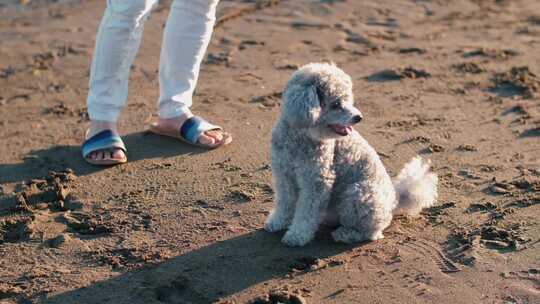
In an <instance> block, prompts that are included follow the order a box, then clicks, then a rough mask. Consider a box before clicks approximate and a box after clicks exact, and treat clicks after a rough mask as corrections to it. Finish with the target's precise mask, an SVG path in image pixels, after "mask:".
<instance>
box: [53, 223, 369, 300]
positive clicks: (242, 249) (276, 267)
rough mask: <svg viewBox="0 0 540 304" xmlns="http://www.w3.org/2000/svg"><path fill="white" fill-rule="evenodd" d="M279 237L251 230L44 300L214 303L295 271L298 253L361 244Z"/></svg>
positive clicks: (332, 251)
mask: <svg viewBox="0 0 540 304" xmlns="http://www.w3.org/2000/svg"><path fill="white" fill-rule="evenodd" d="M320 235H321V236H322V235H324V236H327V235H329V233H328V231H326V232H324V233H320ZM280 237H281V235H280V234H270V233H267V232H265V231H262V230H259V231H254V232H250V233H247V234H244V235H240V236H237V237H234V238H231V239H228V240H225V241H218V242H216V243H213V244H210V245H208V246H206V247H202V248H200V249H196V250H193V251H191V252H187V253H185V254H183V255H180V256H177V257H174V258H171V259H169V260H167V261H166V262H163V263H161V264H157V265H150V266H146V267H143V268H141V269H137V270H133V271H129V272H126V273H124V274H122V275H119V276H117V277H115V278H112V279H108V280H105V281H101V282H98V283H95V284H93V285H90V286H88V287H83V288H80V289H76V290H72V291H68V292H65V293H61V294H58V295H55V296H52V297H49V298H48V299H46V300H44V302H43V303H62V304H68V303H79V304H81V303H96V304H97V303H100V304H101V303H115V304H122V303H126V304H127V303H129V304H138V303H141V304H143V303H144V304H149V303H171V304H172V303H198V304H203V303H213V302H214V301H216V300H218V299H219V298H223V297H226V296H229V295H233V294H235V293H237V292H240V291H242V290H245V289H247V288H249V287H252V286H254V285H256V284H259V283H262V282H265V281H267V280H270V279H272V278H278V277H284V276H285V275H287V274H291V273H293V271H292V270H291V264H294V263H295V262H296V263H298V262H297V261H298V259H299V258H302V257H317V258H320V259H323V258H326V257H331V256H334V255H336V254H338V253H340V252H344V251H347V250H351V249H352V248H354V247H357V246H358V245H355V246H352V245H344V244H336V243H334V242H333V241H332V240H331V239H330V238H329V237H328V238H325V239H322V240H321V239H318V240H315V241H313V242H312V243H310V244H308V245H307V246H305V247H302V248H287V247H285V246H284V245H283V244H281V243H280ZM328 267H332V266H331V265H330V266H328ZM308 269H309V265H308ZM296 275H302V274H301V273H300V274H296ZM268 288H269V289H270V287H268Z"/></svg>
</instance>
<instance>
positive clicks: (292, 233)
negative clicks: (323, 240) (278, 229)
mask: <svg viewBox="0 0 540 304" xmlns="http://www.w3.org/2000/svg"><path fill="white" fill-rule="evenodd" d="M311 239H313V235H311V234H308V233H302V232H300V231H298V230H295V229H289V231H287V233H285V235H284V236H283V238H282V239H281V242H282V243H283V244H285V245H287V246H289V247H299V246H304V245H305V244H307V243H309V241H311Z"/></svg>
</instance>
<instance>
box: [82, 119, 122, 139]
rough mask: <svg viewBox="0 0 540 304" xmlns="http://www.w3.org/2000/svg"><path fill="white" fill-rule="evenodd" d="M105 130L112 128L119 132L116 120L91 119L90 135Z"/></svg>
mask: <svg viewBox="0 0 540 304" xmlns="http://www.w3.org/2000/svg"><path fill="white" fill-rule="evenodd" d="M103 130H111V131H113V132H115V133H118V128H117V125H116V122H113V121H103V120H91V121H90V129H89V131H88V136H92V135H95V134H97V133H99V132H101V131H103Z"/></svg>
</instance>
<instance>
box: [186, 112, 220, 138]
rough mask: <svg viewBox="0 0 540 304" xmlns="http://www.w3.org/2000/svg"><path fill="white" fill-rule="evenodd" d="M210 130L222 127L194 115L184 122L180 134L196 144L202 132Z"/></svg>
mask: <svg viewBox="0 0 540 304" xmlns="http://www.w3.org/2000/svg"><path fill="white" fill-rule="evenodd" d="M210 130H222V128H221V127H220V126H216V125H214V124H211V123H209V122H208V121H206V120H205V119H203V118H201V117H199V116H193V117H191V118H189V119H187V120H186V121H185V122H184V124H183V125H182V127H181V128H180V135H181V136H182V137H183V138H185V139H186V140H187V141H189V142H191V143H193V144H196V143H197V141H198V140H199V137H200V136H201V134H203V133H204V132H206V131H210Z"/></svg>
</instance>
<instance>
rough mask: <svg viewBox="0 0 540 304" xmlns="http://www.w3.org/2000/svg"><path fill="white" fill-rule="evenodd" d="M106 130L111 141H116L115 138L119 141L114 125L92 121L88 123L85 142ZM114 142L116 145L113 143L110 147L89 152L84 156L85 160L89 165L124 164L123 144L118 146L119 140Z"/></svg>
mask: <svg viewBox="0 0 540 304" xmlns="http://www.w3.org/2000/svg"><path fill="white" fill-rule="evenodd" d="M107 130H109V131H110V133H111V134H109V137H111V136H112V137H113V141H114V140H115V139H116V137H118V139H119V136H118V129H117V127H116V123H113V122H107V121H96V120H93V121H91V122H90V128H89V129H88V131H87V134H86V137H85V140H89V139H91V138H92V137H94V136H96V135H98V134H100V133H103V132H104V131H107ZM116 141H117V143H116V144H114V143H113V144H112V145H111V146H110V147H107V148H104V149H97V150H95V151H92V152H89V153H88V154H87V155H86V156H85V159H86V160H87V161H89V162H90V163H92V164H97V165H112V164H118V163H125V162H126V161H127V157H126V153H125V147H123V143H122V144H120V143H121V139H120V141H118V140H116ZM85 144H86V142H85Z"/></svg>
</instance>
